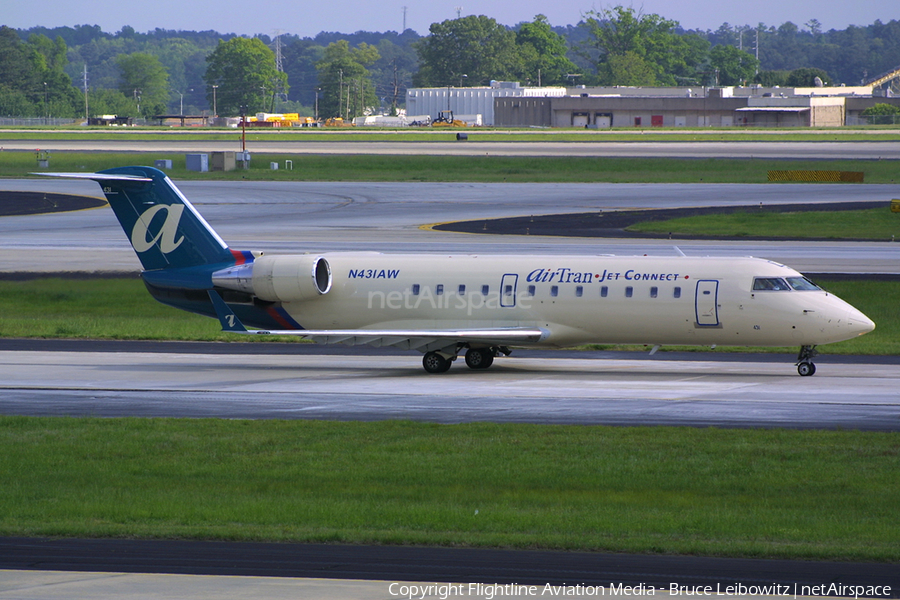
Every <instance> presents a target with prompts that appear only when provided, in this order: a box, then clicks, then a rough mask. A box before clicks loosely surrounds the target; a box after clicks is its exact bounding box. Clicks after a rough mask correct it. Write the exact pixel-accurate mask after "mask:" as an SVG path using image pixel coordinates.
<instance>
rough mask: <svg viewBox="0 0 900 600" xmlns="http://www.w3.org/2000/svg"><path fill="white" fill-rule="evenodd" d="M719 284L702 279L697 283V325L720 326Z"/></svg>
mask: <svg viewBox="0 0 900 600" xmlns="http://www.w3.org/2000/svg"><path fill="white" fill-rule="evenodd" d="M718 301H719V282H718V280H715V279H701V280H699V281H698V282H697V295H696V298H695V300H694V309H695V311H696V315H697V325H700V326H702V327H715V326H717V325H718V324H719V306H718Z"/></svg>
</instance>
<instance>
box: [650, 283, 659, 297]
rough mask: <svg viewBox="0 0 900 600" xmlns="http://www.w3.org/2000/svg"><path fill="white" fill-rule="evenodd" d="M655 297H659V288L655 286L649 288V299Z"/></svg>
mask: <svg viewBox="0 0 900 600" xmlns="http://www.w3.org/2000/svg"><path fill="white" fill-rule="evenodd" d="M657 296H659V288H658V287H656V286H653V287H652V288H650V297H651V298H656V297H657Z"/></svg>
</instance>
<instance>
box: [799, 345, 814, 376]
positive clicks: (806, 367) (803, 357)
mask: <svg viewBox="0 0 900 600" xmlns="http://www.w3.org/2000/svg"><path fill="white" fill-rule="evenodd" d="M818 354H819V351H818V350H816V347H815V346H800V354H799V355H798V356H797V372H798V373H800V376H801V377H809V376H810V375H815V374H816V365H815V364H814V363H813V361H812V359H813V358H814V357H816V356H817V355H818Z"/></svg>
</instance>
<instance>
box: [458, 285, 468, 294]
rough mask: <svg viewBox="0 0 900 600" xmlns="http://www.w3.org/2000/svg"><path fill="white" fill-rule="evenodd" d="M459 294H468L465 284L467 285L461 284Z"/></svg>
mask: <svg viewBox="0 0 900 600" xmlns="http://www.w3.org/2000/svg"><path fill="white" fill-rule="evenodd" d="M459 295H460V296H465V295H466V286H465V285H460V286H459Z"/></svg>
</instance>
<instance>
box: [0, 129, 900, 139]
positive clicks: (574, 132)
mask: <svg viewBox="0 0 900 600" xmlns="http://www.w3.org/2000/svg"><path fill="white" fill-rule="evenodd" d="M48 129H51V128H41V129H35V128H24V127H23V128H15V129H12V128H8V129H5V130H4V131H3V132H2V133H0V136H2V139H6V140H34V141H36V142H46V141H53V140H86V139H90V140H110V141H115V140H122V141H135V140H141V141H173V140H177V141H229V140H234V141H235V142H236V143H239V141H240V138H241V130H240V129H224V128H219V129H207V128H204V129H191V128H188V129H179V128H162V127H146V128H128V129H112V128H109V127H96V128H94V127H91V128H78V129H77V130H73V129H66V128H59V129H55V130H53V131H48ZM458 132H465V133H466V134H467V135H468V138H469V141H473V142H522V143H528V142H541V143H547V142H563V143H579V142H581V143H585V142H636V141H640V142H835V141H837V142H874V141H877V142H893V141H900V132H898V131H897V127H896V126H886V127H882V128H875V127H866V128H859V129H850V128H841V129H839V130H837V129H833V128H828V129H810V128H793V129H792V128H779V129H778V130H771V129H770V130H753V129H736V128H731V129H720V130H715V129H703V130H693V131H692V130H689V129H685V128H681V127H679V128H677V129H662V128H653V129H635V128H630V127H629V128H620V129H611V130H586V129H581V128H579V129H575V128H572V129H566V128H559V129H556V128H554V129H553V130H536V129H519V130H516V129H494V128H480V127H479V128H477V129H473V128H465V129H457V128H451V129H431V128H421V129H416V128H403V129H371V128H369V129H365V128H355V129H343V130H335V129H306V128H293V129H285V128H280V129H256V128H252V127H251V128H249V129H247V132H246V141H247V142H248V143H253V142H257V141H279V142H281V141H285V142H290V141H296V142H320V143H328V142H359V143H366V142H410V143H415V142H438V141H445V142H448V143H450V142H452V143H455V142H456V141H457V140H456V134H457V133H458Z"/></svg>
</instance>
